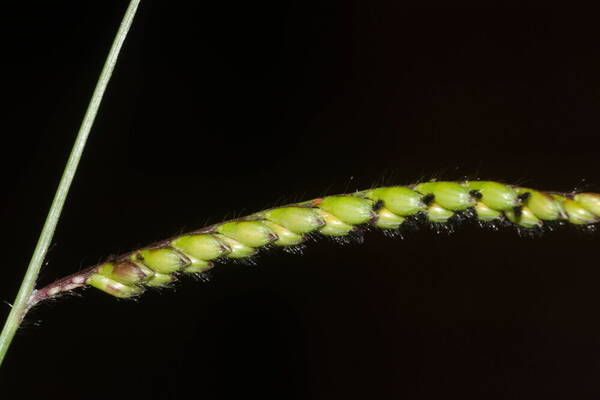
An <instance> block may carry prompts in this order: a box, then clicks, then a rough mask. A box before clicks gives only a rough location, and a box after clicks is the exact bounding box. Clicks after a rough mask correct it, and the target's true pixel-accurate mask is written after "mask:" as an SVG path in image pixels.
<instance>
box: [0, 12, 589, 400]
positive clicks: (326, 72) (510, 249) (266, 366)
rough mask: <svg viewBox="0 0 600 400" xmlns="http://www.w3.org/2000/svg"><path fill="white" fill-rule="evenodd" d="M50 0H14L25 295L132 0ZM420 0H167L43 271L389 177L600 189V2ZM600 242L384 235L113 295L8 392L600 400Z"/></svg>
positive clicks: (14, 226)
mask: <svg viewBox="0 0 600 400" xmlns="http://www.w3.org/2000/svg"><path fill="white" fill-rule="evenodd" d="M39 3H40V4H32V3H30V2H27V3H25V4H24V5H17V4H10V5H5V6H3V9H2V11H1V14H0V15H1V18H2V23H1V24H0V33H1V35H0V36H1V38H0V41H1V46H2V66H1V69H2V70H1V72H2V97H3V99H4V106H3V108H2V113H1V115H2V125H1V127H0V132H1V135H2V145H1V146H0V151H1V154H2V157H1V159H0V163H1V167H2V177H3V182H2V196H0V206H1V207H0V211H1V213H2V215H1V217H2V219H1V221H2V223H1V227H2V229H1V234H2V243H3V244H4V246H3V248H2V262H1V264H2V265H1V266H0V267H1V268H2V281H1V283H0V285H1V286H0V298H1V299H2V300H5V301H6V302H11V301H12V300H13V299H14V296H15V294H16V288H17V286H18V282H19V281H20V279H21V278H22V275H23V273H24V269H25V266H26V264H27V262H28V261H29V256H30V254H31V252H32V251H33V248H34V245H35V241H36V240H37V235H38V233H39V230H40V227H41V225H42V223H43V221H44V218H45V214H46V212H47V209H48V206H49V204H50V202H51V199H52V195H53V192H54V189H55V187H56V185H57V182H58V180H59V178H60V174H61V171H62V167H63V165H64V162H65V160H66V158H67V155H68V152H69V149H70V146H71V144H72V141H73V139H74V136H75V133H76V131H77V128H78V125H79V123H80V120H81V117H82V115H83V113H84V111H85V107H86V105H87V101H88V99H89V96H90V94H91V92H92V90H93V87H94V85H95V79H96V77H97V75H98V73H99V71H100V68H101V65H102V63H103V60H104V57H105V55H106V53H107V51H108V48H109V46H110V43H111V41H112V37H113V35H114V32H115V31H116V28H117V26H118V24H119V22H120V18H121V16H122V14H123V11H124V9H125V7H126V2H122V1H103V2H95V3H93V2H91V3H89V2H74V1H73V2H44V3H42V2H39ZM199 4H201V5H199ZM399 4H400V2H396V1H372V2H371V1H369V2H367V1H314V2H311V1H278V2H273V3H266V2H239V3H236V2H193V3H192V2H190V3H185V2H183V3H180V2H166V1H161V2H159V1H144V2H143V3H142V5H141V8H140V10H139V14H138V16H137V18H136V21H135V23H134V27H133V29H132V32H131V34H130V36H129V38H128V39H127V42H126V45H125V47H124V50H123V54H122V57H121V59H120V62H119V65H118V67H117V70H116V73H115V75H114V77H113V80H112V82H111V84H110V87H109V90H108V93H107V96H106V98H105V100H104V103H103V106H102V109H101V112H100V114H99V116H98V119H97V122H96V124H95V127H94V130H93V132H92V135H91V137H90V140H89V142H88V146H87V149H86V152H85V154H84V157H83V159H82V162H81V165H80V168H79V171H78V172H77V176H76V179H75V181H74V184H73V187H72V189H71V193H70V195H69V199H68V202H67V204H66V208H65V210H64V213H63V216H62V219H61V221H60V224H59V227H58V230H57V232H56V235H55V239H54V242H53V243H54V245H53V247H52V249H51V251H50V253H49V256H48V259H47V265H46V267H45V269H44V270H43V272H42V275H41V277H40V283H41V284H45V283H48V282H51V281H52V280H54V279H56V278H59V277H61V276H64V275H66V274H69V273H71V272H73V271H76V270H77V269H79V268H83V267H86V266H88V265H91V264H94V263H96V262H99V261H101V260H102V259H103V258H104V257H106V256H108V255H110V254H118V253H120V252H125V251H128V250H131V249H134V248H136V247H139V246H143V245H145V244H147V243H150V242H152V241H155V240H159V239H162V238H165V237H167V236H170V235H172V234H175V233H178V232H182V231H186V230H192V229H195V228H198V227H201V226H204V225H206V224H207V223H214V222H219V221H221V220H223V219H225V218H228V217H232V216H239V215H244V214H247V213H250V212H253V211H256V210H260V209H263V208H266V207H270V206H273V205H277V204H284V203H286V202H291V201H296V200H301V199H309V198H314V197H318V196H321V195H324V194H334V193H340V192H348V191H353V190H355V189H360V188H367V187H370V186H372V185H376V184H382V183H386V184H392V183H393V184H407V183H413V182H415V181H418V180H422V179H428V178H441V179H462V178H464V177H478V178H482V179H495V180H500V181H504V182H508V183H518V184H522V185H529V186H532V187H535V188H539V189H547V190H558V191H571V190H573V189H578V190H596V191H599V190H600V169H599V168H598V155H599V150H598V148H597V132H598V130H599V128H600V114H599V112H598V111H599V109H600V73H599V71H600V53H599V46H598V43H599V39H600V27H599V26H598V24H597V21H596V20H594V18H593V15H592V14H593V13H589V14H588V13H585V12H582V13H579V14H569V13H567V12H565V11H564V10H560V9H557V10H548V9H518V8H514V9H510V8H502V9H487V8H440V7H434V6H431V7H429V8H421V9H409V8H404V7H402V6H400V5H399ZM599 235H600V233H595V234H594V233H591V234H590V233H587V232H583V231H581V230H578V229H575V228H563V229H559V230H558V231H555V232H550V233H546V234H544V235H542V237H537V238H527V237H521V236H519V235H518V233H517V232H515V231H514V230H511V229H508V230H502V231H500V232H492V231H486V230H481V229H480V228H479V227H477V226H476V225H475V224H466V225H465V226H463V227H460V228H459V229H457V231H456V232H455V233H454V234H452V235H447V234H445V233H441V234H440V233H436V232H433V231H431V230H428V229H423V230H420V231H417V232H414V233H411V234H409V235H407V236H406V237H405V239H404V240H401V239H399V238H396V239H390V238H386V237H385V236H383V235H382V234H381V233H379V232H371V233H369V234H367V235H366V237H365V243H364V244H351V245H347V246H343V245H340V244H338V243H335V242H333V241H330V240H321V241H319V242H318V243H312V244H310V245H309V246H308V247H307V248H306V250H305V252H304V254H303V255H302V256H296V255H290V254H286V253H283V252H276V251H275V252H269V253H268V254H267V253H265V254H263V255H262V256H261V257H260V258H259V259H258V260H257V266H247V265H238V264H229V265H223V266H220V267H218V268H216V269H215V270H214V272H213V273H212V278H211V280H210V281H209V282H208V283H206V282H198V281H194V280H192V279H189V280H184V281H182V282H181V283H179V284H178V285H177V286H176V288H175V289H167V290H163V291H160V292H149V293H146V294H145V295H144V296H142V297H141V299H140V300H139V301H117V300H115V299H113V298H111V297H109V296H107V295H105V294H103V293H101V292H99V291H96V290H92V289H90V290H87V291H85V292H84V293H83V294H84V295H83V296H78V297H72V296H71V297H66V298H63V299H60V300H58V301H56V302H53V303H50V304H43V305H41V306H39V307H37V308H36V309H34V311H33V312H32V313H31V314H30V315H29V316H28V317H27V320H26V323H25V325H24V326H23V328H22V329H21V331H20V332H19V334H18V336H17V337H16V339H15V341H14V343H13V346H12V348H11V349H10V352H9V354H8V356H7V358H6V360H5V363H4V365H3V366H2V369H1V370H0V382H1V386H2V396H4V395H5V394H7V393H11V392H12V391H18V392H19V394H20V396H22V397H21V398H34V397H33V396H36V398H39V396H41V397H42V398H54V397H57V398H58V397H60V398H63V399H80V398H103V399H106V398H133V396H136V398H157V399H162V398H183V397H186V398H202V399H231V398H263V399H265V398H277V399H355V398H356V399H365V398H377V399H384V398H400V397H403V398H423V399H429V398H436V399H437V398H440V396H444V397H446V398H447V397H457V398H458V397H460V398H474V399H475V398H477V399H481V398H486V399H525V398H527V399H530V398H546V399H550V398H556V399H564V398H578V399H584V398H597V396H598V395H599V394H600V383H599V382H600V381H599V377H600V322H599V321H600V316H599V313H598V309H599V306H600V290H598V287H599V282H600V268H599V265H598V256H597V254H598V245H597V243H598V240H599V238H600V236H599ZM0 309H1V311H0V317H2V318H4V317H5V315H6V314H7V313H8V310H9V306H8V305H6V304H4V303H2V304H0Z"/></svg>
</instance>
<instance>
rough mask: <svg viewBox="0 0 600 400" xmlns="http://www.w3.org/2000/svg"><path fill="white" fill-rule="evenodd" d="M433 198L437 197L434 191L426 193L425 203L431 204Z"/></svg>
mask: <svg viewBox="0 0 600 400" xmlns="http://www.w3.org/2000/svg"><path fill="white" fill-rule="evenodd" d="M433 199H435V196H434V195H433V193H429V194H426V195H425V196H423V199H422V200H423V203H425V205H427V206H428V205H429V204H431V202H432V201H433Z"/></svg>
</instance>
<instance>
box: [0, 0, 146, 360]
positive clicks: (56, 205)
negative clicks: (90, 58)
mask: <svg viewBox="0 0 600 400" xmlns="http://www.w3.org/2000/svg"><path fill="white" fill-rule="evenodd" d="M139 3H140V0H131V1H130V2H129V6H128V7H127V11H126V12H125V15H124V17H123V20H122V21H121V26H120V27H119V30H118V32H117V34H116V36H115V39H114V41H113V44H112V46H111V48H110V51H109V53H108V57H107V58H106V62H105V63H104V67H103V68H102V72H101V73H100V77H99V78H98V83H97V84H96V88H95V89H94V93H93V94H92V98H91V100H90V104H89V105H88V108H87V111H86V113H85V116H84V117H83V121H82V123H81V127H80V128H79V132H78V134H77V138H76V139H75V143H74V145H73V148H72V150H71V154H70V156H69V159H68V161H67V165H66V166H65V169H64V172H63V175H62V178H61V180H60V183H59V185H58V189H57V190H56V194H55V195H54V200H53V201H52V206H51V207H50V211H49V212H48V216H47V217H46V222H45V223H44V227H43V229H42V232H41V234H40V237H39V239H38V242H37V245H36V247H35V250H34V252H33V255H32V257H31V261H30V262H29V266H28V267H27V272H26V273H25V276H24V278H23V281H22V282H21V287H20V288H19V292H18V293H17V297H16V299H15V302H14V304H13V305H12V309H11V311H10V313H9V315H8V318H7V319H6V322H5V324H4V328H3V329H2V333H1V334H0V366H1V365H2V361H3V360H4V357H5V356H6V352H7V351H8V348H9V346H10V344H11V342H12V340H13V338H14V336H15V332H16V331H17V329H18V328H19V325H20V324H21V321H22V320H23V318H24V317H25V314H26V313H27V311H28V310H29V308H30V306H31V301H30V299H31V297H32V293H33V292H34V288H35V283H36V280H37V278H38V274H39V272H40V269H41V268H42V264H43V262H44V258H45V257H46V253H47V251H48V247H49V246H50V243H51V242H52V237H53V236H54V231H55V229H56V225H57V224H58V220H59V218H60V214H61V212H62V209H63V206H64V204H65V200H66V198H67V194H68V192H69V188H70V187H71V183H72V182H73V177H74V176H75V172H76V170H77V166H78V165H79V160H80V159H81V155H82V153H83V149H84V148H85V144H86V141H87V138H88V136H89V134H90V131H91V129H92V125H93V124H94V120H95V118H96V115H97V114H98V109H99V108H100V103H101V101H102V97H103V96H104V93H105V91H106V87H107V86H108V82H109V81H110V78H111V75H112V73H113V70H114V68H115V65H116V63H117V58H118V56H119V52H120V50H121V47H122V46H123V42H124V41H125V38H126V37H127V33H128V32H129V28H130V27H131V24H132V22H133V18H134V16H135V13H136V11H137V8H138V5H139Z"/></svg>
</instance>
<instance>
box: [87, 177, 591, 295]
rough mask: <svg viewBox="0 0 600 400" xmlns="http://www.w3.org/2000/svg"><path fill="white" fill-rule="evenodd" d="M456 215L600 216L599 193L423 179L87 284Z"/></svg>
mask: <svg viewBox="0 0 600 400" xmlns="http://www.w3.org/2000/svg"><path fill="white" fill-rule="evenodd" d="M456 215H471V216H473V218H476V219H477V220H479V221H481V222H492V223H493V222H495V221H497V222H506V223H510V224H513V225H515V226H517V227H520V228H522V229H536V228H541V227H543V226H544V224H547V223H549V222H551V221H564V222H568V223H571V224H575V225H589V224H595V223H597V222H599V221H600V195H598V194H594V193H578V194H557V193H551V192H542V191H536V190H533V189H528V188H523V187H515V186H511V185H506V184H502V183H498V182H493V181H467V182H460V183H457V182H437V181H432V182H424V183H420V184H417V185H411V186H392V187H382V188H376V189H371V190H365V191H361V192H356V193H353V194H349V195H336V196H328V197H324V198H319V199H315V200H311V201H307V202H303V203H298V204H291V205H286V206H283V207H277V208H273V209H269V210H265V211H261V212H258V213H255V214H252V215H249V216H247V217H244V218H240V219H237V220H234V221H228V222H224V223H221V224H216V225H213V226H211V227H208V228H205V229H202V230H199V231H196V232H192V233H188V234H184V235H180V236H177V237H174V238H171V239H168V240H166V241H163V242H160V243H159V244H156V245H153V246H151V247H148V248H144V249H140V250H137V251H134V252H131V253H128V254H126V255H123V256H120V257H117V258H116V259H115V260H113V261H110V262H106V263H103V264H100V265H98V266H96V267H94V268H93V269H92V271H91V273H90V274H89V275H88V276H87V278H86V281H85V283H86V284H88V285H91V286H94V287H96V288H98V289H100V290H102V291H104V292H106V293H108V294H111V295H113V296H116V297H122V298H125V297H132V296H137V295H139V294H140V293H142V292H143V290H144V288H145V287H160V286H166V285H168V284H169V283H170V282H172V281H173V280H175V279H176V276H177V275H178V274H198V273H203V272H204V271H207V270H209V269H211V268H212V267H213V266H214V263H215V262H216V261H224V260H227V259H244V258H248V257H251V256H253V255H254V254H256V252H257V251H258V250H259V249H261V248H264V247H265V246H279V247H288V246H297V245H299V244H301V243H303V242H304V241H305V240H307V237H308V235H309V234H312V233H319V234H322V235H325V236H332V237H343V236H346V235H349V234H351V233H352V232H353V231H355V230H356V229H357V227H358V226H360V225H365V224H368V225H371V226H374V227H376V228H380V229H384V230H396V229H399V228H401V227H402V225H403V224H406V223H408V222H409V221H410V220H411V218H412V219H414V218H415V217H416V216H420V217H422V218H425V219H426V220H427V221H429V222H430V223H435V224H444V223H447V222H449V220H450V219H451V218H453V217H455V216H456Z"/></svg>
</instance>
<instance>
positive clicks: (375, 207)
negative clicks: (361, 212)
mask: <svg viewBox="0 0 600 400" xmlns="http://www.w3.org/2000/svg"><path fill="white" fill-rule="evenodd" d="M383 204H384V203H383V200H377V201H376V202H375V204H373V211H379V210H381V208H382V207H383Z"/></svg>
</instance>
